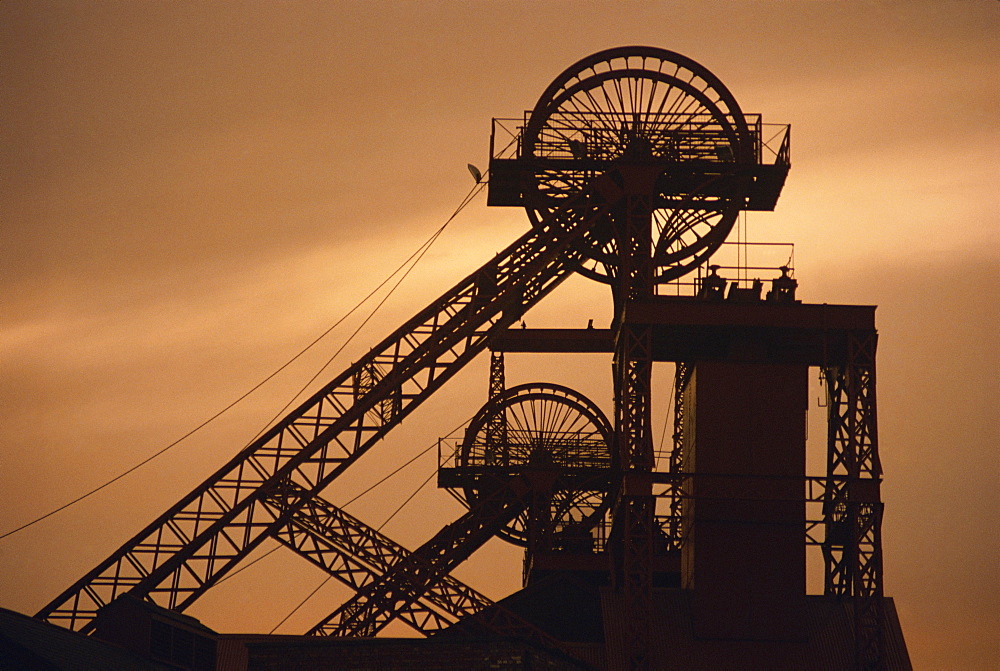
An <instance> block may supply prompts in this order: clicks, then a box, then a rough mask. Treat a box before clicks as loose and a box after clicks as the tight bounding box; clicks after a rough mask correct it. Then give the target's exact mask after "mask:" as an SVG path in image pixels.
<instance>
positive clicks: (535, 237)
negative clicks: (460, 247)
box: [37, 193, 607, 632]
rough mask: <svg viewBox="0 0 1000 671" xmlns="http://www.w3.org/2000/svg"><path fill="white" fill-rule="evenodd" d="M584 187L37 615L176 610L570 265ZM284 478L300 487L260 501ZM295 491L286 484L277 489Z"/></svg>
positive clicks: (75, 621) (585, 205)
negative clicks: (118, 603)
mask: <svg viewBox="0 0 1000 671" xmlns="http://www.w3.org/2000/svg"><path fill="white" fill-rule="evenodd" d="M606 207H607V206H606V205H605V204H603V203H601V202H600V200H599V199H598V198H594V197H592V196H591V194H589V193H581V194H579V195H578V196H577V197H575V198H573V199H571V200H569V201H567V202H566V203H564V204H563V205H561V206H560V207H559V208H558V209H555V210H553V211H552V213H551V215H550V216H548V217H546V220H545V222H544V224H543V225H542V226H538V227H535V228H533V229H532V230H531V231H529V232H528V233H526V234H525V235H523V236H522V237H521V238H520V239H519V240H517V241H516V242H514V243H513V244H512V245H511V246H509V247H508V248H507V249H506V250H504V251H503V252H501V253H500V254H498V255H497V256H496V257H495V258H494V259H492V260H491V261H489V262H488V263H487V264H485V265H484V266H483V267H482V268H481V269H480V270H478V271H476V272H474V273H472V274H471V275H469V276H468V277H467V278H465V279H464V280H462V281H461V282H459V283H458V284H457V285H456V286H455V287H454V288H452V289H451V290H450V291H448V292H447V293H445V294H444V295H443V296H441V297H440V298H439V299H437V300H436V301H434V302H433V303H432V304H431V305H429V306H428V307H427V308H425V309H424V310H422V311H421V312H419V313H418V314H417V315H416V316H415V317H413V318H412V319H410V320H409V321H408V322H407V323H406V324H404V325H403V326H402V327H400V328H399V329H398V330H397V331H396V332H395V333H393V334H392V335H390V336H389V337H387V338H386V339H385V340H383V341H382V342H381V343H380V344H379V345H377V346H376V347H375V348H373V349H372V350H371V351H370V352H369V353H368V354H367V355H365V356H364V357H363V358H362V359H361V360H360V361H358V362H357V363H355V364H354V365H352V366H351V367H349V368H348V369H347V370H346V371H344V372H343V373H341V374H340V375H338V376H337V377H336V378H335V379H334V380H333V381H332V382H331V383H329V384H328V385H326V386H325V387H323V388H322V389H321V390H320V391H318V392H317V393H316V394H314V395H313V396H312V397H311V398H310V399H308V400H307V401H306V402H305V403H303V404H302V405H301V406H299V407H298V408H297V409H296V410H294V411H293V412H292V413H290V414H289V415H288V416H287V417H285V418H284V419H282V420H281V421H280V422H278V423H277V424H276V425H275V426H274V427H272V428H271V429H270V430H268V431H267V432H266V433H265V434H263V435H262V436H261V437H260V438H259V439H257V440H256V441H254V442H253V443H252V444H251V445H249V446H248V447H247V448H245V449H244V450H242V451H241V452H240V453H239V454H238V455H237V456H236V457H234V458H233V459H232V460H230V462H229V463H227V464H226V465H225V466H223V467H222V468H221V469H219V470H218V471H217V472H216V473H215V474H214V475H212V476H211V477H210V478H208V479H207V480H206V481H205V482H203V483H202V484H201V485H200V486H199V487H197V488H196V489H195V490H194V491H193V492H191V493H190V494H189V495H187V496H186V497H184V499H182V500H181V501H180V502H179V503H177V504H176V505H175V506H174V507H173V508H171V509H170V510H168V511H167V512H166V513H164V514H163V515H162V516H161V517H160V518H159V519H157V520H156V521H154V522H153V523H152V524H150V525H149V526H148V527H146V528H145V529H144V530H142V531H141V532H139V534H137V535H136V536H135V537H134V538H132V539H131V540H130V541H129V542H127V543H126V544H125V545H124V546H122V547H121V548H120V549H119V550H118V551H117V552H115V553H114V554H113V555H112V556H111V557H109V558H108V559H106V560H105V561H104V562H102V563H101V564H100V565H98V566H97V567H96V568H95V569H94V570H92V571H91V572H90V573H88V574H87V575H86V576H84V577H83V578H82V579H80V580H79V581H78V582H77V583H76V584H74V585H73V586H72V587H70V588H69V589H68V590H66V591H65V592H64V593H63V594H61V595H60V596H59V597H57V598H56V599H55V600H54V601H52V602H51V603H50V604H48V605H47V606H46V607H45V608H43V609H42V610H41V611H39V613H38V614H37V617H39V618H42V619H45V620H48V621H50V622H53V623H58V624H63V625H65V626H68V627H69V628H71V629H75V630H80V631H84V632H87V631H90V630H91V629H92V628H93V623H94V618H95V617H96V616H97V611H98V610H99V609H100V608H101V607H102V606H104V605H106V604H108V603H110V602H111V601H112V600H114V599H115V598H116V597H117V596H119V595H120V594H123V593H125V592H129V593H130V594H132V595H133V596H136V597H140V598H146V599H149V600H151V601H153V602H155V603H158V604H160V605H162V606H164V607H167V608H171V609H177V610H183V609H185V608H186V607H188V606H189V605H190V604H191V603H193V602H194V601H195V600H196V599H197V598H198V597H199V596H201V595H202V594H203V593H204V592H205V591H206V590H207V589H209V588H210V587H211V586H212V585H214V584H215V583H216V582H217V581H218V580H219V579H220V578H221V577H223V576H224V575H225V574H226V573H227V572H228V571H230V570H232V569H233V568H234V567H235V566H236V564H237V563H239V561H240V560H242V559H243V558H244V557H246V556H247V555H248V554H249V553H250V552H251V551H252V550H253V549H254V548H256V547H257V546H258V545H259V544H260V543H261V542H262V541H263V540H264V539H265V538H267V537H271V536H275V535H277V534H278V533H279V531H280V530H281V529H282V528H283V527H284V526H285V525H286V522H287V520H288V518H289V517H291V515H292V513H293V512H294V511H295V510H297V509H298V508H299V507H301V506H303V505H305V503H306V502H307V501H308V499H309V497H312V496H314V495H316V494H318V493H319V492H320V491H322V490H323V489H324V488H325V487H326V486H327V485H329V484H330V483H331V482H332V481H333V480H334V479H336V477H337V476H338V475H340V474H341V473H343V472H344V470H345V469H346V468H348V467H349V466H350V465H351V464H353V463H354V462H355V461H356V460H357V459H358V458H359V457H360V456H361V455H362V454H364V453H365V452H366V451H367V450H368V449H369V448H370V447H371V446H372V445H373V444H374V443H375V442H377V441H378V440H379V439H381V438H382V437H383V436H384V435H385V434H386V433H387V432H388V431H389V430H390V429H391V428H392V427H394V426H396V425H397V424H398V423H399V422H400V420H402V419H403V417H405V416H406V415H407V414H409V413H410V412H411V411H412V410H413V409H414V408H416V407H417V405H418V404H419V403H420V402H422V401H423V400H425V399H426V398H427V397H428V396H430V394H431V393H433V392H434V391H435V390H437V389H438V388H439V387H440V386H441V385H442V384H444V382H445V381H447V380H448V379H449V378H450V377H451V376H452V375H454V374H455V373H456V372H457V371H458V370H460V369H461V368H462V367H463V366H464V365H465V364H466V363H468V362H469V361H470V360H471V359H472V358H473V357H474V356H475V355H476V354H478V353H479V352H481V351H482V350H483V349H485V348H486V346H487V343H488V341H489V339H490V337H491V335H492V334H493V333H496V332H499V331H502V330H504V329H506V328H507V327H508V326H510V325H511V324H512V323H514V321H516V320H517V319H519V318H520V316H521V315H522V314H523V312H524V311H525V310H526V309H528V308H529V307H530V306H532V305H534V304H535V303H536V302H537V301H538V300H539V299H541V298H542V297H543V296H544V295H546V294H547V293H548V292H549V291H551V290H552V288H554V287H555V286H556V285H557V284H558V283H559V282H561V281H562V280H563V279H565V277H566V276H567V275H568V274H569V273H570V272H571V271H572V270H573V269H574V268H575V267H576V266H577V265H578V264H579V260H580V256H579V254H578V253H577V252H575V251H574V245H577V244H579V243H580V242H582V241H583V240H585V239H586V238H587V237H588V236H589V235H591V234H592V230H591V229H592V228H593V224H594V222H595V221H597V220H598V219H599V218H600V216H601V215H602V213H603V212H604V211H605V209H606ZM286 482H291V483H294V484H295V485H296V486H297V487H298V490H297V491H301V492H304V493H305V495H304V496H303V497H301V498H299V499H298V501H295V500H292V499H290V498H287V497H286V498H284V499H283V501H282V506H281V507H275V506H273V505H270V504H269V503H268V497H269V496H270V494H271V492H273V491H276V490H277V489H278V488H279V487H281V486H283V483H286ZM286 491H293V490H290V489H289V490H286Z"/></svg>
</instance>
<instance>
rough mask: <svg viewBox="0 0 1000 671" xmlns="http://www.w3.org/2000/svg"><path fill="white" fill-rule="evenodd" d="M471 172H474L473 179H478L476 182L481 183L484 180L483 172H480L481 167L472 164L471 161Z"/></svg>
mask: <svg viewBox="0 0 1000 671" xmlns="http://www.w3.org/2000/svg"><path fill="white" fill-rule="evenodd" d="M469 172H470V173H472V179H474V180H476V184H479V183H480V182H481V181H483V173H481V172H479V168H477V167H476V166H474V165H472V164H471V163H470V164H469Z"/></svg>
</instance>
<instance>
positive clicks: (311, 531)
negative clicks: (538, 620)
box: [267, 483, 493, 634]
mask: <svg viewBox="0 0 1000 671" xmlns="http://www.w3.org/2000/svg"><path fill="white" fill-rule="evenodd" d="M287 489H288V490H294V489H295V485H293V484H290V483H289V484H288V485H287ZM287 493H292V494H293V499H294V500H297V499H298V498H299V497H300V496H301V495H302V494H303V492H298V493H293V491H288V492H287ZM267 503H268V504H270V505H273V506H275V507H276V508H279V509H281V508H283V506H284V496H282V495H272V496H270V497H268V499H267ZM275 538H276V539H277V540H278V541H280V542H282V543H284V544H285V545H286V546H288V547H290V548H291V549H293V550H295V552H297V553H298V554H300V555H302V556H303V557H305V558H306V559H308V560H309V561H310V562H312V563H313V564H315V565H317V566H319V567H320V568H322V569H324V570H325V571H327V572H328V573H329V574H330V575H331V576H333V577H334V578H336V579H337V580H339V581H340V582H342V583H343V584H345V585H347V586H348V587H350V588H352V589H354V590H355V591H357V590H361V589H363V588H364V587H366V586H367V585H369V584H370V583H372V582H373V581H375V580H377V579H378V578H379V577H380V576H382V575H384V574H386V573H388V572H389V571H391V570H392V568H393V567H394V566H396V565H397V564H399V563H400V562H402V561H404V560H405V559H406V558H407V557H408V556H409V555H410V552H409V550H407V549H406V548H404V547H403V546H401V545H399V544H398V543H396V542H395V541H393V540H392V539H390V538H389V537H387V536H386V535H384V534H382V533H380V532H379V531H377V530H376V529H373V528H371V527H369V526H368V525H366V524H365V523H364V522H362V521H361V520H359V519H357V518H355V517H353V516H352V515H349V514H348V513H347V512H346V511H344V510H342V509H340V508H338V507H337V506H335V505H333V504H332V503H329V502H328V501H326V500H324V499H323V498H322V497H320V496H316V495H314V496H312V497H310V498H309V500H308V502H307V503H306V504H305V505H303V506H301V507H299V508H298V509H297V510H295V512H294V513H293V514H292V515H291V517H289V518H288V521H287V522H286V523H285V525H284V526H283V527H282V528H281V529H280V530H279V531H278V533H277V534H276V535H275ZM492 605H493V602H492V601H491V600H490V599H489V598H488V597H486V596H484V595H482V594H480V593H479V592H477V591H476V590H475V589H473V588H472V587H469V586H468V585H465V584H463V583H462V582H460V581H459V580H457V579H455V578H453V577H451V576H450V575H447V574H446V575H442V576H441V577H440V579H439V580H437V581H435V582H432V583H430V584H429V585H428V588H427V591H426V592H425V593H424V594H422V595H421V596H420V597H419V598H418V599H417V600H416V601H415V602H413V603H412V604H410V605H409V606H407V607H405V608H402V609H401V610H400V612H399V614H398V617H399V619H400V620H402V621H403V622H406V623H407V624H408V625H410V626H411V627H413V628H414V629H416V630H417V631H419V632H421V633H423V634H432V633H434V632H436V631H439V630H441V629H443V628H445V627H448V626H450V625H452V624H454V623H455V622H457V621H458V620H460V619H462V618H464V617H467V616H469V615H473V614H475V613H478V612H480V611H481V610H483V609H484V608H486V607H488V606H492Z"/></svg>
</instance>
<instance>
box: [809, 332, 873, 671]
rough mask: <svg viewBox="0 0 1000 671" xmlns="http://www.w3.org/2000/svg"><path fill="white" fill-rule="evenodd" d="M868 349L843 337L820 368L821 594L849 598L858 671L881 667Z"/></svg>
mask: <svg viewBox="0 0 1000 671" xmlns="http://www.w3.org/2000/svg"><path fill="white" fill-rule="evenodd" d="M876 344H877V335H876V334H875V332H874V331H860V332H851V333H849V334H848V351H847V359H846V361H845V362H844V363H843V364H842V365H838V366H831V367H827V368H825V369H824V375H825V381H826V386H827V396H828V409H827V414H828V434H827V444H828V449H827V485H826V499H825V501H824V511H823V513H824V518H825V523H826V540H825V543H824V544H823V557H824V562H825V567H826V568H825V593H826V594H828V595H835V596H840V597H848V598H851V599H852V601H853V603H854V630H855V646H856V660H857V666H858V668H859V669H883V668H885V655H884V651H885V648H884V641H883V631H882V623H883V613H882V610H883V597H884V593H883V585H882V532H881V528H882V502H881V495H880V491H879V490H880V483H881V479H882V465H881V462H880V461H879V455H878V425H877V421H876V419H877V418H876V404H875V349H876Z"/></svg>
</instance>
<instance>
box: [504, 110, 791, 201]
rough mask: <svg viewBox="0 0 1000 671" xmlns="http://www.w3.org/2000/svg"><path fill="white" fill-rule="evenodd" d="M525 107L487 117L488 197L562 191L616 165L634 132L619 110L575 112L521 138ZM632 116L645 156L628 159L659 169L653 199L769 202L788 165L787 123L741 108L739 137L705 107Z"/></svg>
mask: <svg viewBox="0 0 1000 671" xmlns="http://www.w3.org/2000/svg"><path fill="white" fill-rule="evenodd" d="M528 114H529V113H525V119H524V120H520V119H494V120H493V132H492V134H491V136H490V156H491V158H490V180H489V192H488V197H487V203H488V204H489V205H494V206H520V207H524V206H526V205H529V204H533V203H534V201H535V200H537V198H538V196H539V194H542V195H543V197H544V196H545V195H549V196H551V197H554V198H558V197H563V196H565V195H567V194H568V193H569V192H571V191H573V190H576V189H579V188H580V187H581V186H582V185H583V184H584V183H586V182H587V181H589V180H591V179H593V178H594V177H596V176H597V175H600V174H603V173H605V172H608V171H609V170H613V169H614V168H615V167H616V166H617V165H619V164H620V162H621V160H622V152H623V147H625V146H627V145H628V143H629V142H630V141H631V140H633V139H634V136H635V132H634V131H626V130H622V129H621V121H620V117H618V116H615V117H611V116H609V115H599V114H594V113H591V114H574V115H572V116H569V115H565V116H564V118H550V119H549V120H548V122H549V126H547V127H546V128H544V129H542V131H541V132H540V134H539V135H538V137H537V138H534V139H533V140H532V142H531V143H530V146H526V145H527V144H528V143H527V142H526V141H525V139H524V135H525V129H526V127H527V124H528ZM639 116H640V118H639V119H638V121H636V120H633V119H630V120H629V122H630V123H635V124H637V125H638V126H639V127H641V129H642V130H641V131H639V136H640V137H641V138H642V139H643V141H644V142H645V143H646V145H647V147H648V149H649V150H650V152H651V154H652V156H651V158H648V159H646V160H635V159H632V158H630V159H629V162H630V163H640V164H651V165H655V166H657V168H658V169H659V170H660V177H659V178H658V180H657V182H656V191H657V195H658V200H659V202H657V204H656V207H660V208H663V207H671V208H677V209H703V208H704V207H705V205H706V203H710V202H713V201H718V200H725V201H731V200H732V199H735V198H743V199H744V202H743V204H742V207H741V209H745V210H754V211H771V210H774V208H775V205H776V204H777V201H778V197H779V196H780V195H781V190H782V188H783V187H784V184H785V179H786V177H787V175H788V170H789V167H790V165H791V164H790V148H791V147H790V139H791V138H790V132H791V130H790V126H789V125H787V124H764V123H762V122H761V117H760V115H759V114H752V115H747V116H746V117H745V119H746V122H747V133H746V134H745V135H742V134H741V135H742V137H741V136H740V135H735V134H734V132H733V128H732V127H726V126H723V125H722V124H721V123H719V121H718V120H716V119H713V118H711V117H707V116H704V115H673V116H672V117H671V118H670V121H669V124H665V123H664V121H663V120H662V119H658V118H657V117H656V116H655V115H639ZM643 116H649V117H650V118H648V119H643V118H641V117H643ZM678 116H679V117H682V118H680V119H677V118H676V117H678ZM730 121H731V123H732V120H730ZM664 125H667V126H668V127H667V128H663V127H662V126H664ZM733 125H735V124H734V123H733ZM747 140H748V142H747ZM743 144H747V145H748V146H746V147H745V148H744V147H743V146H741V145H743Z"/></svg>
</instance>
